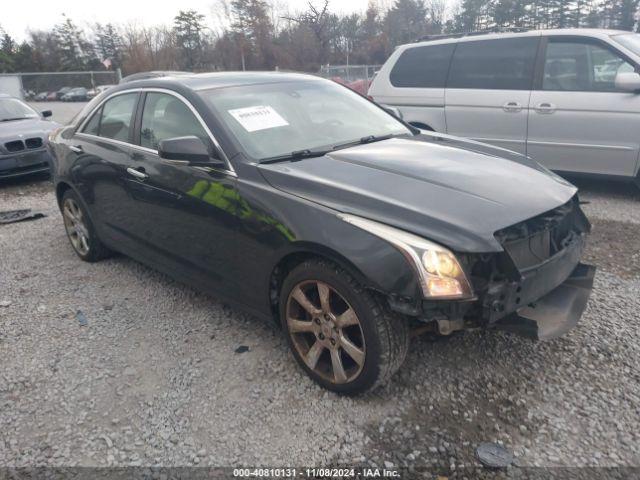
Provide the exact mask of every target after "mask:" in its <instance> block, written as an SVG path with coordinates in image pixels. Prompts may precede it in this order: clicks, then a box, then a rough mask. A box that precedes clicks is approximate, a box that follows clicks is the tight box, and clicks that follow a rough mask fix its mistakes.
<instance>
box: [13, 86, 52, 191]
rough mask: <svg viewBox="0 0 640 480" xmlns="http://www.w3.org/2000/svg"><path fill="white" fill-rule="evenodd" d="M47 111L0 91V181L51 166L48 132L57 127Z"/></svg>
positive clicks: (46, 170) (44, 169) (48, 169)
mask: <svg viewBox="0 0 640 480" xmlns="http://www.w3.org/2000/svg"><path fill="white" fill-rule="evenodd" d="M49 117H51V110H45V111H43V112H36V111H35V110H34V109H33V108H31V107H30V106H29V105H28V104H26V103H25V102H23V101H22V100H20V99H18V98H15V97H11V96H9V95H6V94H2V93H0V180H2V179H5V178H11V177H19V176H23V175H29V174H34V173H46V172H49V171H50V169H51V164H50V163H51V156H50V154H49V151H48V150H47V143H48V139H49V134H50V133H51V132H52V131H53V130H55V129H56V128H58V127H60V125H59V124H57V123H56V122H53V121H51V120H49Z"/></svg>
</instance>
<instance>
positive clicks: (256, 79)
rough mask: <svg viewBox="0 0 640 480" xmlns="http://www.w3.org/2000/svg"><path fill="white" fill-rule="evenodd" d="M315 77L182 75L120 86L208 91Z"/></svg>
mask: <svg viewBox="0 0 640 480" xmlns="http://www.w3.org/2000/svg"><path fill="white" fill-rule="evenodd" d="M318 79H319V77H316V76H314V75H305V74H301V73H285V72H215V73H189V74H185V73H182V72H181V73H180V74H179V75H170V74H169V75H166V76H163V77H155V78H145V79H143V80H134V81H130V82H126V83H124V84H120V85H119V86H120V87H125V86H126V87H127V88H132V87H140V88H142V87H158V86H163V85H164V86H168V87H170V86H171V85H174V84H180V85H184V86H186V87H188V88H190V89H192V90H208V89H213V88H224V87H237V86H242V85H257V84H265V83H282V82H295V81H305V80H307V81H308V80H318Z"/></svg>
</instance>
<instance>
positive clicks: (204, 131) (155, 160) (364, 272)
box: [52, 73, 594, 393]
mask: <svg viewBox="0 0 640 480" xmlns="http://www.w3.org/2000/svg"><path fill="white" fill-rule="evenodd" d="M52 147H53V152H54V157H55V160H54V163H55V178H54V179H55V185H56V192H57V198H58V202H59V205H60V209H61V211H62V217H63V220H64V225H65V228H66V231H67V234H68V236H69V239H70V241H71V245H72V246H73V248H74V250H75V251H76V253H77V254H78V256H79V257H80V258H81V259H83V260H86V261H89V262H93V261H97V260H100V259H103V258H105V257H107V256H108V255H109V254H110V253H111V252H113V251H118V252H122V253H124V254H126V255H129V256H131V257H133V258H135V259H137V260H139V261H141V262H143V263H145V264H148V265H150V266H152V267H154V268H157V269H159V270H161V271H164V272H166V273H168V274H169V275H171V276H173V277H175V278H177V279H179V280H182V281H184V282H187V283H189V284H191V285H193V286H195V287H197V288H199V289H202V290H203V291H206V292H211V293H213V294H215V295H216V296H218V297H220V298H222V299H225V300H226V301H228V302H231V303H234V304H237V305H239V306H241V307H243V308H245V309H246V310H248V311H249V312H251V313H252V314H254V315H256V316H260V317H264V318H268V319H277V320H278V321H279V323H280V324H281V325H282V327H283V329H284V330H285V332H286V335H287V338H288V340H289V343H290V346H291V349H292V351H293V355H294V357H295V358H296V360H297V361H298V362H299V364H300V365H301V366H302V368H303V369H304V370H305V371H306V372H307V374H308V375H309V376H310V377H311V378H313V379H314V380H315V381H316V382H318V383H319V384H321V385H322V386H324V387H326V388H328V389H331V390H334V391H337V392H343V393H358V392H362V391H365V390H367V389H370V388H372V387H375V386H376V385H379V384H381V383H383V382H386V381H387V380H388V379H389V377H390V376H391V375H392V374H393V373H394V372H395V371H397V370H398V369H399V368H400V366H401V365H402V362H403V360H404V358H405V356H406V353H407V349H408V346H409V338H410V331H411V329H415V331H416V332H418V331H425V330H430V331H432V332H434V333H438V334H443V335H447V334H449V333H451V332H453V331H456V330H462V329H466V328H478V327H483V328H501V329H506V330H512V331H515V332H518V333H521V334H525V335H529V336H533V337H536V338H550V337H554V336H558V335H560V334H562V333H564V332H566V331H567V330H568V329H569V328H571V327H572V326H574V325H575V324H576V322H577V321H578V319H579V318H580V316H581V314H582V312H583V310H584V308H585V305H586V303H587V300H588V297H589V293H590V291H591V286H592V281H593V275H594V268H593V267H590V266H587V265H584V264H581V263H580V257H581V255H582V251H583V248H584V245H585V238H586V234H587V233H588V231H589V229H590V225H589V222H588V220H587V219H586V217H585V216H584V214H583V213H582V211H581V209H580V204H579V202H578V198H577V195H576V188H575V187H573V186H572V185H571V184H569V183H567V182H566V181H564V180H563V179H561V178H559V177H557V176H556V175H554V174H553V173H550V172H549V171H547V170H546V169H545V168H543V167H541V166H539V165H537V164H536V163H534V162H532V161H531V160H529V159H527V158H526V157H522V156H518V155H516V154H513V153H510V152H508V151H505V150H499V149H495V148H492V147H488V146H486V145H483V144H479V143H476V142H471V141H465V140H461V139H457V138H453V137H448V136H446V135H439V134H433V133H428V132H421V131H419V130H416V129H414V128H413V127H411V126H409V125H407V124H405V123H404V122H402V121H401V120H399V119H398V118H396V117H394V116H393V115H392V114H391V113H389V112H388V111H386V110H384V109H383V108H381V107H380V106H378V105H376V104H374V103H372V102H370V101H368V100H367V99H365V98H364V97H362V96H360V95H358V94H357V93H355V92H353V91H351V90H349V89H347V88H345V87H343V86H340V85H338V84H335V83H333V82H330V81H327V80H323V79H319V78H316V77H311V76H306V75H294V74H282V73H218V74H200V75H186V76H185V75H181V76H176V77H165V78H157V79H146V80H140V81H135V82H130V83H126V84H123V85H120V86H118V87H114V88H113V89H111V90H109V92H108V94H106V95H103V96H100V97H98V98H96V99H95V100H93V101H92V102H91V103H90V104H88V105H87V107H86V108H85V109H84V111H83V112H82V113H81V114H80V115H79V116H78V117H77V118H76V119H75V121H74V122H73V123H72V124H71V125H69V126H67V127H66V128H64V129H62V130H60V131H58V132H57V133H56V134H55V136H54V138H53V140H52ZM456 355H459V352H457V353H456Z"/></svg>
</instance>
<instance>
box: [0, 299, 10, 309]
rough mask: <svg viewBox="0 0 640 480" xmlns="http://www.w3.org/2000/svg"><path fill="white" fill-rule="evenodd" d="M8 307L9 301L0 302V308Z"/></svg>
mask: <svg viewBox="0 0 640 480" xmlns="http://www.w3.org/2000/svg"><path fill="white" fill-rule="evenodd" d="M9 305H11V300H1V301H0V307H8V306H9Z"/></svg>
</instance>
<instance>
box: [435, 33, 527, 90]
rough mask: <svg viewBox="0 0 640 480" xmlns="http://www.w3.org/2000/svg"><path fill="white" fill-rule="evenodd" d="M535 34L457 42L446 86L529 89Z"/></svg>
mask: <svg viewBox="0 0 640 480" xmlns="http://www.w3.org/2000/svg"><path fill="white" fill-rule="evenodd" d="M538 42H539V38H538V37H524V38H505V39H497V40H476V41H470V42H460V43H458V46H457V48H456V51H455V53H454V55H453V60H452V62H451V69H450V72H449V79H448V81H447V88H476V89H491V90H531V85H532V82H533V71H534V64H535V59H536V52H537V49H538Z"/></svg>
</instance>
